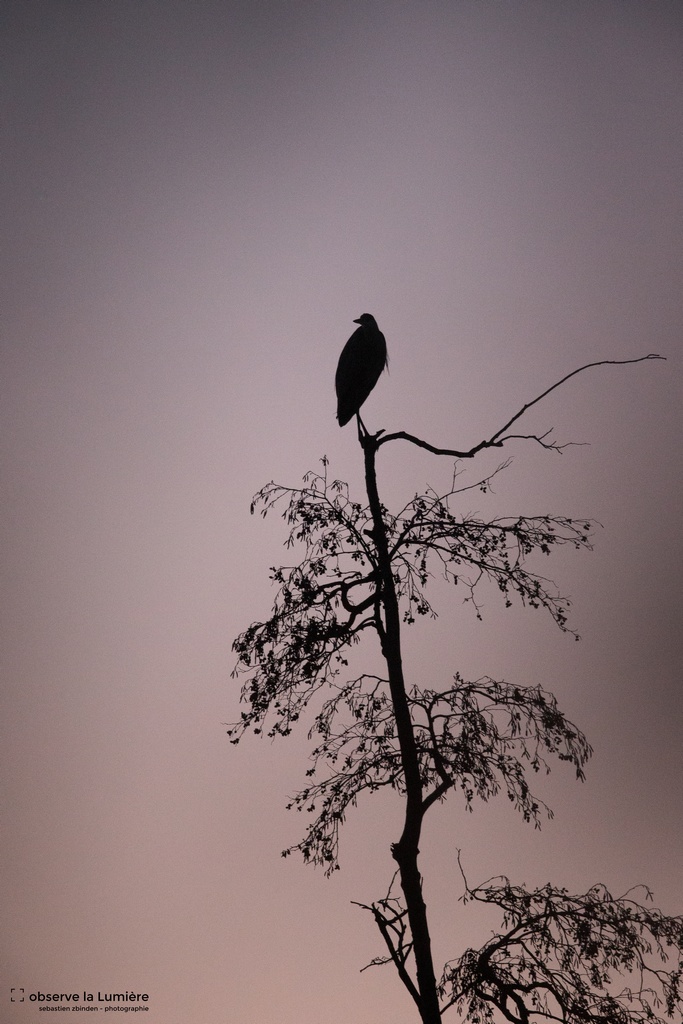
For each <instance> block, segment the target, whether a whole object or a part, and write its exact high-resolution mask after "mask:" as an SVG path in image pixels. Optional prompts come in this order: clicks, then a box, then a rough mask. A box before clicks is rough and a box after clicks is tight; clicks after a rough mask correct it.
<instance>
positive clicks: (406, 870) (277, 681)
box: [229, 356, 683, 1024]
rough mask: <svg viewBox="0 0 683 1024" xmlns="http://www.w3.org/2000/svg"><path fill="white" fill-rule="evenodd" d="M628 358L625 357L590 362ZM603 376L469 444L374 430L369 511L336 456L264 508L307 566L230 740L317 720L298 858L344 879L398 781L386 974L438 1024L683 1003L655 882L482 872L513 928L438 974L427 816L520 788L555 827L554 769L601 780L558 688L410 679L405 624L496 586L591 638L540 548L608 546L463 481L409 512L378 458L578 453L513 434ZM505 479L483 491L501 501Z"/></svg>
mask: <svg viewBox="0 0 683 1024" xmlns="http://www.w3.org/2000/svg"><path fill="white" fill-rule="evenodd" d="M644 358H645V359H655V358H660V357H658V356H647V357H644ZM640 361H642V360H638V359H635V360H620V361H616V362H620V363H629V362H640ZM608 362H615V361H611V360H603V361H602V362H601V363H593V364H589V366H598V365H602V364H603V363H608ZM589 366H583V367H580V368H579V369H578V370H575V371H574V372H573V373H571V374H568V375H567V376H566V377H564V378H563V379H562V380H561V381H558V382H557V383H556V384H553V385H552V387H550V388H548V389H547V390H546V391H544V392H543V394H541V395H539V396H538V397H537V398H535V399H534V400H533V401H531V402H529V403H527V404H526V405H525V406H523V408H522V409H520V410H519V412H517V413H516V414H515V415H514V416H513V417H512V418H511V419H509V420H508V421H507V423H506V424H505V425H504V426H503V427H502V428H501V429H499V430H498V431H496V433H494V434H493V435H492V436H491V437H489V438H488V439H485V440H483V441H481V442H479V444H477V445H476V446H474V447H473V448H471V449H469V450H466V451H457V450H454V449H440V448H436V447H435V446H433V445H431V444H429V443H428V442H426V441H424V440H422V439H420V438H416V437H414V436H413V435H410V434H407V433H405V432H399V433H394V434H386V433H385V432H384V431H379V432H378V433H376V434H374V435H373V434H370V433H368V432H367V431H365V430H364V429H362V428H361V426H360V425H359V440H360V443H361V447H362V450H363V457H364V466H365V484H366V491H367V501H365V502H362V503H361V502H357V501H355V500H353V498H352V497H351V495H350V493H349V489H348V486H347V485H346V484H345V483H343V482H341V481H338V480H331V479H330V478H329V476H328V463H327V459H323V460H322V469H321V471H320V472H318V473H308V474H307V475H306V476H305V478H304V482H303V486H302V487H300V488H289V487H283V486H280V485H277V484H275V483H270V484H268V485H266V486H265V487H264V488H263V489H262V490H261V491H260V492H259V493H258V494H257V495H256V497H255V498H254V501H253V503H252V512H254V511H256V510H258V511H259V512H260V513H261V514H262V515H264V516H265V515H267V514H268V513H269V512H271V511H273V510H276V509H277V510H280V511H281V514H282V516H283V518H284V519H285V521H286V523H287V526H288V529H289V534H288V537H287V541H286V544H287V547H288V548H289V549H291V550H295V549H296V550H297V552H298V554H297V557H296V559H295V560H294V564H292V565H288V566H283V567H280V568H277V569H273V570H272V573H271V575H272V579H273V581H274V582H275V584H276V585H277V588H278V590H277V595H276V598H275V603H274V607H273V610H272V613H271V615H270V617H269V618H268V619H267V620H265V621H263V622H255V623H253V624H252V625H251V626H249V627H248V628H247V629H246V630H245V631H244V632H243V633H242V634H241V635H240V636H239V637H238V638H237V639H236V640H235V642H234V649H235V651H236V653H237V658H238V662H237V666H236V669H235V673H234V674H235V675H243V676H244V677H245V681H244V684H243V687H242V702H243V705H244V710H243V711H242V713H241V717H240V721H239V722H237V723H235V724H234V725H232V726H231V727H230V728H229V735H230V737H231V740H232V742H233V743H238V742H239V740H240V739H241V738H242V736H243V735H244V734H245V733H246V732H249V731H253V732H255V733H260V734H264V733H265V734H267V735H268V736H271V737H274V736H286V735H288V734H289V733H290V732H291V731H292V729H293V728H294V726H295V725H296V724H297V722H298V721H299V719H300V718H302V717H307V719H308V726H309V737H310V739H311V742H312V744H313V746H312V750H311V755H310V757H311V763H310V767H309V768H308V770H307V772H306V782H305V784H304V786H303V787H302V789H301V790H300V791H299V792H298V793H297V794H296V795H295V796H294V798H293V799H292V801H291V803H290V805H289V806H290V807H294V808H296V809H297V810H300V811H303V812H304V813H306V814H307V815H308V819H309V820H308V825H307V828H306V830H305V833H304V836H303V838H302V839H301V841H300V842H299V843H297V844H296V846H294V847H292V848H290V849H288V850H285V851H284V855H285V856H286V855H288V854H290V853H291V852H293V850H298V851H299V852H300V853H301V854H302V855H303V858H304V860H305V861H307V862H310V863H313V864H318V865H321V866H322V867H323V868H324V869H325V871H326V872H327V873H330V872H332V871H334V870H337V869H338V867H339V833H340V828H341V825H342V824H343V823H344V820H345V817H346V813H347V811H348V809H349V807H352V806H354V805H355V804H356V803H357V801H358V799H359V797H360V796H361V794H363V793H365V792H373V791H376V790H378V789H380V788H387V787H388V788H391V789H392V790H394V791H395V792H397V793H398V794H400V796H401V797H402V800H403V808H404V816H403V825H402V830H401V832H400V834H399V835H397V837H396V840H395V842H394V843H393V844H392V846H391V849H390V851H389V852H390V854H391V857H392V858H393V861H394V862H395V871H394V876H393V879H392V881H391V884H390V886H389V888H388V891H387V893H386V895H385V896H384V897H382V898H380V899H377V900H376V901H375V902H374V903H372V904H371V905H369V906H366V907H365V909H366V910H368V911H369V912H370V913H371V914H372V916H373V919H374V921H375V923H376V925H377V928H378V930H379V933H380V936H381V939H382V942H383V952H382V954H381V955H379V956H378V957H376V958H375V959H374V960H373V961H372V965H380V964H393V966H394V967H395V969H396V971H397V973H398V976H399V978H400V979H401V981H402V983H403V985H404V986H405V988H406V990H407V992H408V993H409V995H410V997H411V998H412V1000H413V1002H414V1004H415V1007H416V1012H417V1014H418V1016H419V1019H420V1020H421V1021H422V1022H423V1024H437V1022H438V1021H440V1020H441V1018H442V1016H443V1015H444V1014H446V1013H447V1011H452V1012H453V1014H454V1015H455V1016H456V1017H460V1019H467V1020H470V1021H472V1022H475V1024H476V1022H482V1024H483V1022H492V1024H493V1022H499V1021H500V1022H503V1021H511V1022H513V1024H531V1022H540V1021H544V1020H545V1021H562V1022H566V1024H569V1022H572V1024H607V1022H616V1024H622V1022H623V1024H627V1022H628V1024H635V1022H641V1021H643V1022H645V1021H650V1022H658V1021H659V1022H661V1021H664V1019H665V1017H667V1018H669V1019H670V1018H671V1017H672V1016H673V1015H674V1014H675V1013H677V1012H678V1013H680V1012H681V1010H682V1009H683V1000H682V996H681V990H680V979H681V971H682V960H681V954H682V952H683V918H681V917H670V916H666V915H664V914H662V913H661V912H660V911H657V910H654V909H652V908H651V907H649V905H648V901H649V892H648V891H647V890H643V891H642V892H643V895H641V897H640V899H641V901H642V902H639V901H638V900H637V899H636V895H637V893H636V891H631V892H629V893H626V894H625V895H623V896H621V897H613V896H612V895H611V893H610V892H609V891H608V889H607V888H606V887H605V886H603V885H597V886H594V887H593V888H592V889H590V890H589V892H587V893H583V894H579V895H572V894H570V893H568V892H567V891H566V890H565V889H562V888H558V887H556V886H555V885H553V884H550V883H548V884H547V885H545V886H543V887H542V888H540V889H536V890H529V889H527V888H525V887H524V886H523V885H519V884H514V883H513V882H511V881H510V880H509V879H508V878H507V877H505V876H503V875H501V876H500V877H498V878H494V879H490V880H489V881H487V882H483V883H480V884H478V885H474V886H471V885H470V884H469V880H467V879H466V878H465V874H464V873H463V883H464V899H465V900H473V901H477V902H482V903H487V904H489V905H491V906H495V907H496V908H497V909H498V910H499V913H500V928H499V931H498V932H497V933H496V934H495V935H494V936H493V937H492V938H491V939H490V940H489V941H488V942H486V943H485V944H484V945H483V946H482V947H481V948H480V949H476V950H475V949H465V950H462V951H460V952H458V953H457V954H455V955H453V954H452V953H451V954H450V957H448V958H447V959H446V961H445V963H444V965H443V966H442V967H441V968H440V970H438V971H437V969H436V967H435V962H434V956H433V951H432V943H431V935H430V930H429V920H428V914H427V907H426V905H425V901H424V897H423V891H422V878H421V875H420V871H419V844H420V839H421V835H422V829H423V825H424V822H425V819H426V816H427V814H428V813H429V812H431V811H432V810H433V809H435V808H436V807H437V806H438V805H439V804H440V803H441V802H443V801H444V799H445V798H446V797H447V796H448V795H449V794H452V795H453V797H455V798H459V799H461V800H462V801H464V803H465V805H466V806H468V807H469V806H471V805H472V804H473V803H474V801H477V800H482V801H488V800H490V799H492V798H493V797H496V796H498V795H503V794H504V795H505V796H506V797H507V798H508V799H509V800H510V801H511V802H512V804H513V806H514V807H515V808H516V809H517V811H518V812H519V813H520V814H521V815H522V817H523V818H524V819H525V820H526V821H528V822H533V823H534V824H535V825H539V824H540V823H541V821H542V818H543V817H544V815H548V814H550V813H551V812H550V809H549V808H548V807H547V806H546V805H545V804H544V803H543V801H542V800H540V799H539V797H538V796H537V795H536V793H535V791H534V786H533V781H534V776H535V775H537V774H538V773H539V772H548V771H549V770H550V766H551V763H552V761H553V759H557V760H560V761H566V762H568V763H569V764H570V765H571V766H572V768H573V770H574V772H575V774H576V776H577V778H578V779H582V778H583V773H584V767H585V764H586V762H587V760H588V758H589V757H590V754H591V748H590V746H589V744H588V741H587V740H586V738H585V736H584V735H583V733H582V732H581V731H580V729H578V728H577V726H575V725H574V724H573V723H572V722H570V721H569V720H568V719H567V718H566V717H565V716H564V714H563V713H562V711H561V710H560V708H559V707H558V705H557V701H556V700H555V698H554V696H553V695H552V694H551V693H549V692H548V691H546V690H544V689H542V688H541V687H523V686H518V685H513V684H510V683H508V682H505V681H503V680H494V679H492V678H490V677H488V676H483V677H482V678H480V679H477V680H474V681H469V680H465V679H464V678H463V677H462V676H461V675H460V674H459V673H457V672H456V673H455V674H454V677H453V680H452V683H451V684H450V685H449V686H448V687H447V688H446V689H439V688H437V687H436V686H435V685H433V684H432V685H430V683H429V682H428V681H420V682H419V683H411V682H410V681H409V680H406V679H405V677H404V671H403V661H402V652H401V644H402V639H403V637H402V632H403V629H404V627H406V626H408V625H410V624H411V623H413V622H414V621H415V619H416V618H417V617H420V616H430V615H434V614H435V613H434V610H433V608H432V605H431V603H430V598H429V597H428V593H427V592H428V588H429V583H430V580H432V579H433V577H434V576H437V575H440V576H442V577H443V578H444V579H445V580H447V581H448V582H449V583H450V584H452V585H453V586H455V587H457V588H458V590H459V591H460V592H462V593H463V594H464V599H465V601H466V602H468V603H469V604H471V606H472V608H473V610H474V613H475V614H476V615H477V616H480V607H479V601H478V594H479V589H480V587H481V585H482V583H483V582H484V581H489V582H492V583H493V584H494V585H495V587H496V588H497V589H498V590H499V592H500V594H501V597H502V599H503V601H504V603H505V604H506V605H510V604H512V603H513V602H520V603H521V604H523V605H524V606H527V607H531V608H535V609H540V610H541V611H543V612H545V613H546V614H548V615H549V616H550V618H551V619H552V620H553V621H554V623H555V624H556V625H557V626H558V627H559V628H560V629H561V630H563V631H564V632H566V633H569V634H571V633H572V630H571V626H570V624H569V621H568V602H567V601H566V599H565V598H563V597H562V595H561V594H560V593H559V591H558V590H557V589H556V588H555V586H554V584H552V582H550V581H549V580H548V579H547V578H546V577H545V576H543V575H542V574H541V573H540V572H539V571H538V569H537V562H538V558H537V557H536V556H549V555H550V554H552V552H553V551H554V550H556V549H557V548H558V547H563V546H566V545H571V546H573V547H575V548H577V549H582V548H590V545H591V540H590V537H591V523H590V522H588V521H585V520H579V521H577V520H574V519H571V518H567V517H564V516H557V515H547V516H531V517H525V516H513V517H502V518H493V519H485V518H478V517H477V516H474V515H470V514H467V515H463V514H461V513H460V512H459V511H458V503H459V501H460V499H461V498H462V496H463V494H464V493H465V492H467V491H468V490H471V486H470V487H463V486H460V485H459V478H458V476H457V474H454V477H453V482H452V485H451V487H450V488H449V489H448V490H447V492H446V493H437V492H436V491H434V490H431V489H427V490H426V491H425V492H424V493H418V494H416V495H415V497H414V498H413V499H412V500H411V501H409V502H408V503H407V504H406V505H405V506H404V508H402V509H401V510H399V511H397V512H395V513H392V512H390V511H389V510H388V509H387V508H386V507H385V506H384V505H383V504H382V503H381V501H380V496H379V492H378V487H377V475H376V456H377V453H378V451H379V450H380V448H381V447H382V446H383V445H384V444H387V443H389V442H394V441H400V440H403V441H407V442H408V443H412V444H415V445H417V446H419V447H421V448H423V449H425V450H427V451H429V452H431V453H433V454H436V455H445V456H448V457H451V458H455V459H456V460H464V459H471V458H473V457H474V456H476V454H477V453H478V452H480V451H482V450H483V449H485V448H494V447H495V448H502V447H504V445H505V444H506V443H508V442H509V441H510V440H512V438H513V437H516V438H519V437H525V438H527V439H529V440H533V441H535V442H537V443H538V444H540V445H541V446H542V447H543V448H545V449H548V450H554V451H558V450H560V447H561V446H559V445H557V444H555V443H553V442H551V441H550V440H549V435H548V434H545V435H543V436H540V435H519V434H512V433H510V428H511V427H512V426H513V424H514V423H515V422H516V421H517V420H518V419H519V418H520V417H521V416H522V415H523V413H524V412H525V411H526V410H527V409H528V408H530V406H531V405H534V404H535V403H536V402H538V401H540V400H541V399H542V398H544V397H545V395H547V394H548V393H549V392H550V391H552V390H554V388H556V387H559V386H560V385H561V384H563V383H564V381H566V380H568V379H569V377H572V376H574V375H575V374H576V373H579V372H581V371H583V370H586V369H588V368H589ZM456 465H457V463H456ZM506 466H507V463H506V462H503V463H502V464H501V466H500V467H499V469H498V470H496V473H497V472H500V471H501V470H503V469H504V468H505V467H506ZM493 476H495V473H494V474H493ZM491 479H492V476H489V477H487V478H484V479H480V480H479V481H478V483H477V484H476V485H474V486H475V487H478V488H479V490H480V491H482V492H483V493H486V492H487V490H488V489H489V486H490V483H491ZM366 634H371V635H373V636H375V637H376V638H377V640H378V641H379V649H380V652H381V656H382V660H383V664H384V668H385V670H384V671H383V672H382V673H381V674H380V675H371V674H367V673H364V674H362V675H360V676H358V677H357V678H353V679H348V678H346V674H345V670H346V669H347V667H348V654H349V652H350V649H351V648H352V647H353V646H354V645H355V644H357V643H359V642H360V641H361V640H362V639H363V638H364V636H365V635H366ZM361 906H363V905H362V904H361ZM372 965H368V966H372Z"/></svg>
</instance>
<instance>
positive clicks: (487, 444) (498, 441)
mask: <svg viewBox="0 0 683 1024" xmlns="http://www.w3.org/2000/svg"><path fill="white" fill-rule="evenodd" d="M648 359H666V356H660V355H657V354H656V353H655V352H651V353H650V354H649V355H647V356H640V357H639V358H638V359H600V360H599V361H598V362H595V363H586V364H585V366H580V367H579V368H578V370H572V372H571V373H568V374H566V375H565V376H564V377H563V378H562V379H561V380H558V381H557V382H556V383H555V384H551V386H550V387H549V388H546V389H545V391H543V392H542V393H541V394H540V395H538V396H537V397H536V398H532V399H531V401H530V402H527V403H526V404H525V405H523V406H522V408H521V409H520V410H519V411H518V412H516V413H515V415H514V416H512V417H511V418H510V419H509V420H508V421H507V423H505V424H504V425H503V426H502V427H501V428H500V429H499V430H497V431H496V432H495V434H492V435H491V437H489V438H488V439H487V440H484V441H480V442H479V444H475V445H474V447H473V448H470V449H468V450H467V451H458V450H457V449H455V448H437V447H436V446H435V445H433V444H430V443H429V442H428V441H423V440H422V439H421V438H419V437H415V435H414V434H408V433H406V431H405V430H399V431H396V432H395V433H393V434H385V433H384V431H383V430H381V431H379V433H378V434H375V435H374V436H373V435H369V436H368V437H366V438H365V439H364V443H366V444H367V443H372V444H373V445H374V446H375V447H376V448H380V447H381V446H382V445H383V444H386V443H387V441H399V440H400V441H409V442H410V443H411V444H414V445H417V447H418V448H424V449H426V451H428V452H432V454H433V455H450V456H451V457H452V458H456V459H472V458H474V456H475V455H477V454H478V452H480V451H482V450H483V449H484V448H502V446H503V444H504V443H505V442H506V441H510V440H512V439H513V438H524V439H527V440H530V441H537V442H538V443H539V444H540V445H542V447H543V448H546V449H549V450H552V451H561V450H562V449H563V448H566V447H567V445H566V444H564V445H558V444H549V443H547V442H546V441H545V438H546V437H547V436H548V433H547V432H546V433H545V434H540V435H538V434H510V435H509V436H503V435H504V434H505V431H506V430H508V429H509V428H510V427H511V426H512V424H513V423H515V422H516V421H517V420H518V419H519V418H520V417H521V416H523V415H524V413H525V412H527V411H528V410H529V409H531V407H532V406H533V405H536V403H537V402H540V401H541V400H542V399H543V398H545V397H546V396H547V395H549V394H550V392H551V391H554V390H555V388H559V387H560V386H561V385H562V384H565V383H566V382H567V381H568V380H570V378H571V377H575V376H576V375H577V373H583V371H584V370H590V369H591V368H592V367H594V366H625V365H627V364H629V363H642V362H645V361H647V360H648ZM380 435H383V436H380ZM570 443H576V442H570Z"/></svg>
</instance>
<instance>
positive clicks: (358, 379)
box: [334, 313, 388, 427]
mask: <svg viewBox="0 0 683 1024" xmlns="http://www.w3.org/2000/svg"><path fill="white" fill-rule="evenodd" d="M353 322H354V324H360V327H359V328H358V329H357V330H355V331H354V332H353V334H352V335H351V337H350V338H349V340H348V341H347V342H346V344H345V345H344V348H343V349H342V354H341V355H340V356H339V363H338V365H337V373H336V375H335V378H334V386H335V388H336V391H337V419H338V420H339V426H340V427H343V426H344V425H345V424H346V423H348V422H349V420H350V419H351V417H352V416H356V415H358V410H359V409H360V407H361V405H362V404H363V402H364V401H365V399H366V398H367V397H368V395H369V394H370V392H371V391H372V389H373V388H374V386H375V384H376V383H377V381H378V380H379V378H380V376H381V374H382V370H383V369H384V367H385V366H386V365H387V363H388V359H387V343H386V341H385V340H384V335H383V334H382V332H381V331H380V329H379V327H378V326H377V321H376V320H375V318H374V316H372V314H371V313H363V314H362V315H361V316H359V317H358V319H357V320H354V321H353ZM358 419H359V420H360V416H358Z"/></svg>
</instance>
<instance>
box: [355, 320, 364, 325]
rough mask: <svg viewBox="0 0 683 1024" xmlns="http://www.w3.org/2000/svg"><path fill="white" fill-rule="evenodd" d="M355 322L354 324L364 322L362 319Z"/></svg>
mask: <svg viewBox="0 0 683 1024" xmlns="http://www.w3.org/2000/svg"><path fill="white" fill-rule="evenodd" d="M353 322H354V324H362V322H363V321H362V320H354V321H353Z"/></svg>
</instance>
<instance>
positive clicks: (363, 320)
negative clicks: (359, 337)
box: [353, 313, 377, 327]
mask: <svg viewBox="0 0 683 1024" xmlns="http://www.w3.org/2000/svg"><path fill="white" fill-rule="evenodd" d="M353 322H354V324H362V325H363V327H376V326H377V321H376V320H375V318H374V316H373V315H372V313H361V315H360V316H359V317H358V319H357V320H354V321H353Z"/></svg>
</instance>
